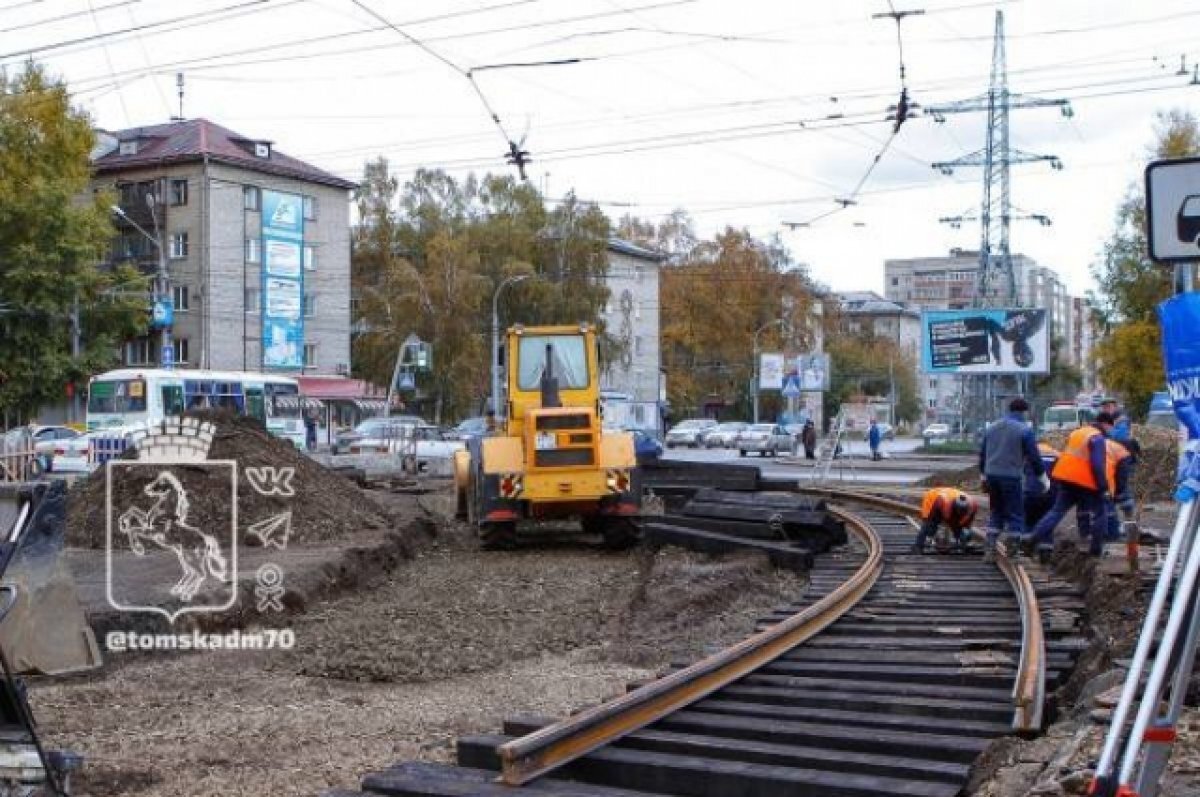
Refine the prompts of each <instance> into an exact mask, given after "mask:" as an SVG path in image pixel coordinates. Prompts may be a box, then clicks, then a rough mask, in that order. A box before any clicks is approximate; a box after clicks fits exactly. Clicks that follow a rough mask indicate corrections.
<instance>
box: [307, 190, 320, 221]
mask: <svg viewBox="0 0 1200 797" xmlns="http://www.w3.org/2000/svg"><path fill="white" fill-rule="evenodd" d="M304 219H305V221H316V219H317V198H316V197H315V196H307V195H306V196H305V197H304Z"/></svg>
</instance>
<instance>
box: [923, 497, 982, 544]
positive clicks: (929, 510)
mask: <svg viewBox="0 0 1200 797" xmlns="http://www.w3.org/2000/svg"><path fill="white" fill-rule="evenodd" d="M978 508H979V507H978V504H977V503H976V501H975V499H974V498H972V497H971V496H969V495H967V494H966V493H964V492H963V491H962V490H959V489H956V488H954V487H934V488H933V489H932V490H929V491H927V492H926V493H925V497H924V498H923V499H922V501H921V530H920V531H919V532H917V539H916V542H914V543H913V547H912V552H913V553H919V554H922V553H925V545H926V543H928V542H929V540H930V539H933V538H935V537H936V536H937V532H938V529H939V528H940V527H941V525H942V524H943V523H945V524H946V526H947V528H949V529H950V534H951V535H952V536H953V537H954V547H955V548H956V549H958V550H960V551H961V550H965V549H966V547H967V541H968V540H969V539H970V538H971V525H972V524H973V523H974V522H975V514H976V512H977V511H978Z"/></svg>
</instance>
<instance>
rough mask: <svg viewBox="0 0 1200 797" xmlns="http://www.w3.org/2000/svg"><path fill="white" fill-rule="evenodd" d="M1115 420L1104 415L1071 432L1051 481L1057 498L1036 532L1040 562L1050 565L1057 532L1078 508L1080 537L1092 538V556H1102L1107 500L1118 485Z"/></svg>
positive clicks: (1103, 413) (1106, 413)
mask: <svg viewBox="0 0 1200 797" xmlns="http://www.w3.org/2000/svg"><path fill="white" fill-rule="evenodd" d="M1115 420H1116V418H1114V417H1113V416H1112V414H1111V413H1108V412H1101V413H1099V414H1098V415H1097V416H1096V420H1095V421H1093V422H1092V423H1091V424H1088V425H1087V426H1082V427H1080V428H1078V429H1076V430H1075V431H1073V432H1071V436H1070V437H1068V438H1067V445H1066V447H1065V448H1063V450H1062V453H1061V454H1059V456H1058V462H1057V463H1056V464H1055V466H1054V471H1053V472H1052V473H1051V474H1050V478H1051V480H1053V481H1054V482H1056V483H1057V487H1058V495H1057V496H1056V497H1055V499H1054V505H1053V506H1052V507H1051V508H1050V511H1049V512H1047V513H1046V516H1045V517H1043V518H1042V519H1041V520H1040V521H1038V524H1037V526H1036V527H1035V528H1034V530H1033V536H1034V539H1035V540H1036V542H1037V551H1038V558H1039V559H1041V560H1042V561H1043V562H1049V561H1050V554H1051V553H1052V552H1053V551H1054V529H1055V528H1057V527H1058V524H1059V523H1061V522H1062V519H1063V518H1064V517H1066V514H1067V512H1068V511H1070V509H1071V508H1072V507H1076V508H1077V509H1078V511H1077V519H1078V524H1079V533H1080V535H1082V536H1090V537H1091V545H1090V549H1089V553H1090V554H1091V555H1092V556H1099V555H1100V554H1101V552H1102V551H1103V545H1104V532H1105V529H1106V527H1107V526H1108V523H1107V520H1106V518H1105V515H1106V512H1105V500H1106V499H1109V498H1111V495H1112V490H1113V486H1114V482H1115V481H1116V472H1115V470H1116V460H1115V459H1114V460H1112V467H1113V470H1112V472H1111V475H1110V470H1109V462H1110V460H1109V454H1108V444H1107V437H1108V434H1109V433H1110V432H1111V431H1112V428H1113V422H1114V421H1115Z"/></svg>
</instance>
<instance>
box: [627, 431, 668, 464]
mask: <svg viewBox="0 0 1200 797" xmlns="http://www.w3.org/2000/svg"><path fill="white" fill-rule="evenodd" d="M629 431H630V433H631V434H632V435H633V453H634V455H635V456H636V457H637V461H638V464H639V465H642V464H645V463H646V462H656V461H657V460H658V458H659V457H661V456H662V452H663V447H662V443H660V442H658V441H657V440H655V439H654V436H653V435H651V434H649V433H647V432H645V431H643V430H641V429H630V430H629Z"/></svg>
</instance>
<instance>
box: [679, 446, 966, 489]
mask: <svg viewBox="0 0 1200 797" xmlns="http://www.w3.org/2000/svg"><path fill="white" fill-rule="evenodd" d="M920 446H921V440H919V439H913V438H901V439H899V440H894V441H888V442H885V443H884V444H883V452H884V455H885V456H888V455H893V456H894V455H897V454H911V453H912V452H914V451H916V449H918V448H920ZM842 448H843V449H844V450H846V451H847V452H848V454H849V458H845V459H839V460H837V461H836V462H835V466H834V469H833V471H832V474H831V475H832V477H833V478H834V479H835V480H836V479H838V478H839V476H840V478H841V480H842V481H860V482H867V483H873V484H915V483H916V482H918V481H920V480H921V479H923V478H924V477H926V476H928V475H929V474H930V473H932V472H933V471H935V470H938V469H939V468H940V467H942V466H940V465H938V464H937V463H935V462H933V461H931V462H930V464H929V467H927V468H923V467H915V468H913V469H911V470H909V469H894V468H889V469H887V470H882V469H881V470H872V469H871V463H870V462H869V461H868V460H869V459H870V448H869V447H868V446H867V443H866V441H864V440H851V441H846V442H844V443H843V444H842ZM663 459H666V460H672V459H675V460H681V461H688V462H727V463H737V462H740V463H743V464H749V465H758V466H759V467H761V468H762V472H763V475H765V476H775V477H782V478H795V479H811V478H812V477H813V475H814V474H813V465H814V463H812V462H808V461H805V460H804V459H803V458H800V459H796V458H793V457H781V458H779V459H775V458H773V457H758V456H755V455H750V456H748V457H745V458H742V457H739V456H738V452H737V451H736V450H727V449H722V448H712V449H703V448H675V449H670V450H668V451H664V452H663Z"/></svg>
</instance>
